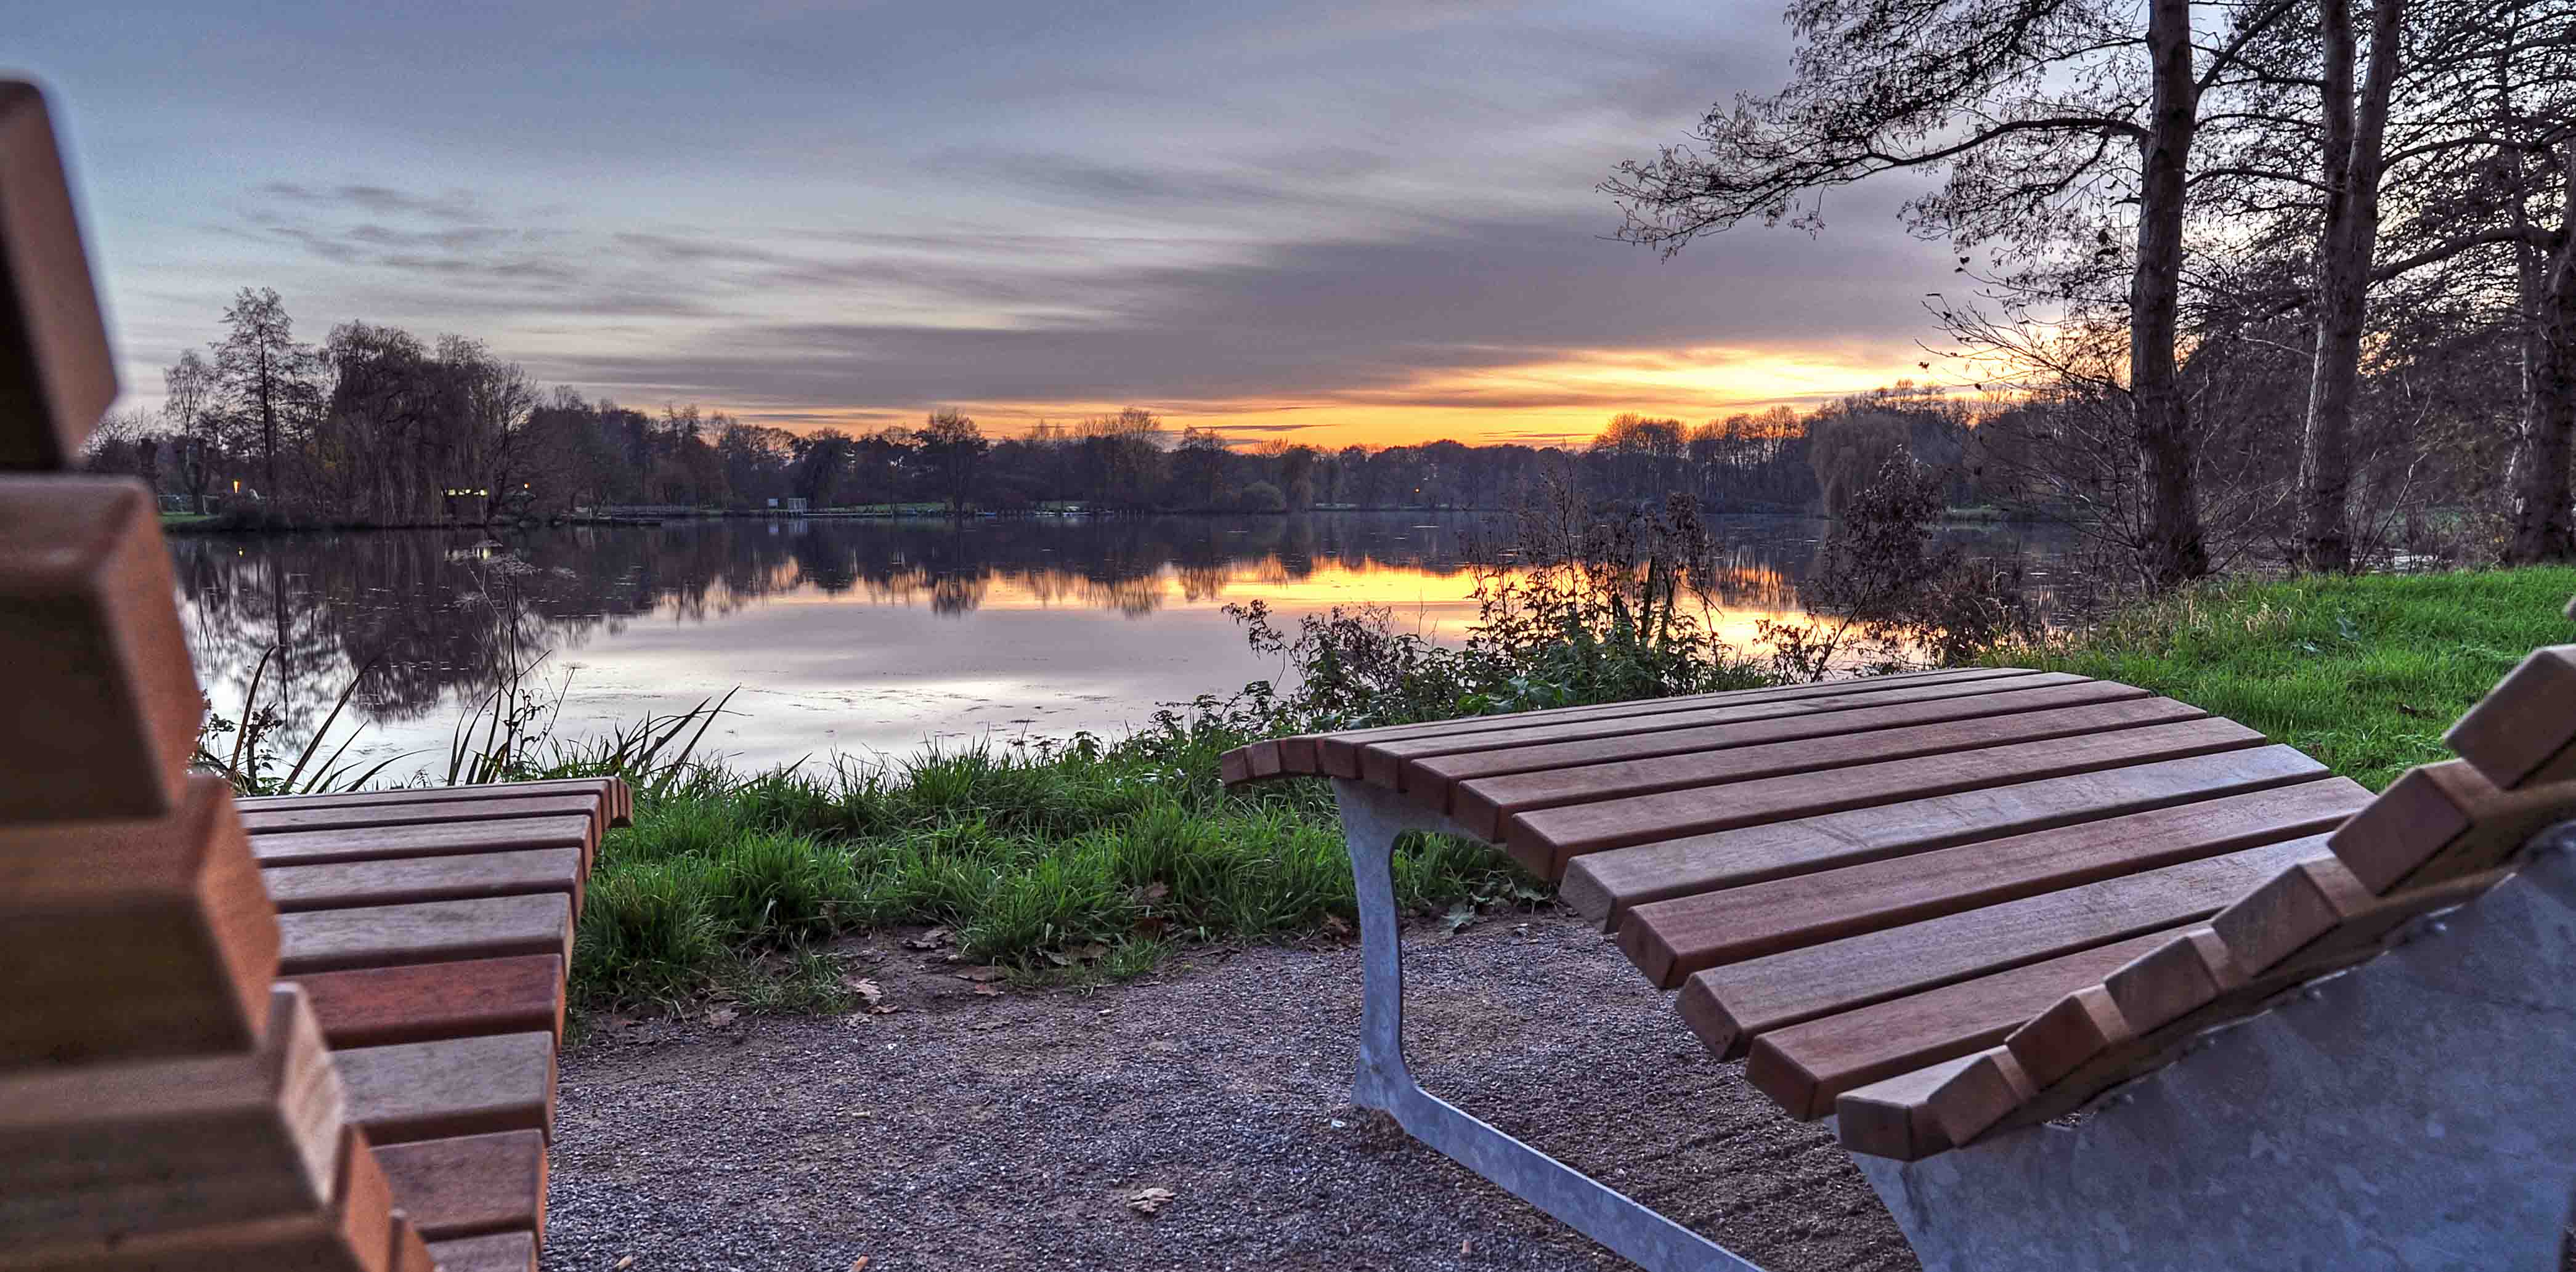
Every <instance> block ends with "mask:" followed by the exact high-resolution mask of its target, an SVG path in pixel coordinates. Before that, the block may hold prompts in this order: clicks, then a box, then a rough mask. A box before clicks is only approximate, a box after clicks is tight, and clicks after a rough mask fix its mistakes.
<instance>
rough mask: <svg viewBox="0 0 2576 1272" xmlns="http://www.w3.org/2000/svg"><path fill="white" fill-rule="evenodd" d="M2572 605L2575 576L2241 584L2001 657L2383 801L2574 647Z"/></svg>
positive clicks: (2488, 573) (1997, 657)
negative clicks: (2258, 744) (2129, 693)
mask: <svg viewBox="0 0 2576 1272" xmlns="http://www.w3.org/2000/svg"><path fill="white" fill-rule="evenodd" d="M2571 595H2576V569H2568V568H2541V569H2523V570H2482V571H2463V572H2458V573H2446V574H2413V575H2373V576H2367V577H2362V578H2310V579H2290V580H2284V581H2278V582H2241V581H2240V582H2230V583H2222V584H2215V585H2211V586H2209V587H2205V588H2201V589H2197V590H2193V591H2189V592H2185V593H2181V594H2178V595H2176V596H2173V597H2170V598H2167V599H2165V600H2163V601H2161V602H2158V603H2155V604H2153V605H2149V606H2146V607H2144V608H2141V609H2137V610H2134V611H2131V612H2129V613H2126V614H2122V615H2119V616H2116V617H2114V618H2113V619H2111V620H2110V621H2108V622H2106V623H2104V624H2102V625H2101V626H2100V627H2098V628H2096V629H2093V630H2090V631H2087V632H2084V633H2081V634H2080V635H2077V636H2075V637H2073V638H2071V639H2067V640H2061V641H2054V642H2050V643H2048V644H2045V645H2042V646H2040V647H2036V648H2024V649H2011V650H2003V651H1998V652H1997V653H1996V654H1994V655H1993V656H1992V658H1991V661H1993V662H1995V663H1997V664H2003V665H2012V666H2024V667H2039V668H2044V669H2047V670H2051V671H2072V672H2080V673H2082V674H2084V675H2088V676H2099V677H2103V678H2105V679H2110V680H2120V681H2125V682H2127V683H2129V684H2133V685H2137V686H2139V687H2140V688H2144V689H2152V690H2154V691H2156V692H2158V693H2161V694H2164V695H2166V696H2168V697H2172V698H2177V699H2180V700H2182V701H2184V702H2188V703H2191V704H2192V705H2194V706H2199V707H2205V708H2207V709H2209V710H2210V711H2213V712H2216V713H2218V714H2220V715H2223V716H2227V717H2230V718H2232V719H2235V720H2238V721H2240V722H2242V723H2244V724H2246V725H2249V726H2251V727H2253V728H2256V729H2260V730H2262V731H2263V732H2264V733H2266V734H2269V735H2270V736H2271V737H2272V738H2274V739H2275V740H2277V741H2281V742H2287V743H2289V744H2290V745H2292V746H2295V747H2297V748H2299V749H2300V750H2302V751H2305V752H2307V753H2308V754H2310V755H2313V756H2315V757H2317V758H2318V759H2319V760H2322V761H2324V762H2325V763H2326V764H2328V765H2330V766H2331V767H2333V769H2334V770H2335V771H2336V772H2338V773H2342V774H2344V775H2346V776H2348V777H2351V778H2353V779H2354V780H2356V781H2359V782H2361V783H2362V784H2363V785H2366V786H2369V787H2370V788H2372V789H2374V790H2376V789H2378V788H2380V787H2383V786H2386V785H2387V784H2388V783H2389V782H2390V781H2391V780H2393V779H2394V778H2396V776H2397V775H2398V774H2399V773H2401V772H2404V771H2405V770H2406V769H2407V768H2408V767H2410V766H2412V765H2417V764H2423V763H2428V762H2430V761H2434V760H2440V759H2447V758H2449V754H2450V753H2449V752H2448V751H2447V750H2446V749H2444V747H2443V746H2442V733H2443V731H2444V730H2446V729H2448V728H2450V727H2451V722H2452V721H2454V720H2457V719H2459V717H2460V713H2461V712H2463V711H2466V710H2467V709H2468V707H2469V704H2471V703H2473V702H2476V701H2477V700H2478V699H2479V698H2480V697H2482V696H2484V695H2485V693H2486V692H2487V690H2489V689H2492V688H2494V687H2495V683H2496V681H2497V680H2499V679H2501V678H2502V677H2503V675H2504V673H2505V672H2506V671H2508V670H2510V669H2511V668H2512V667H2513V665H2514V664H2515V663H2517V662H2520V661H2521V660H2522V658H2523V656H2524V655H2525V654H2528V653H2530V652H2531V651H2532V650H2533V649H2534V648H2537V647H2539V646H2542V645H2560V644H2566V643H2568V642H2570V641H2576V623H2571V622H2570V621H2568V619H2567V617H2566V615H2565V614H2564V613H2563V609H2564V607H2565V606H2566V604H2567V601H2568V597H2569V596H2571Z"/></svg>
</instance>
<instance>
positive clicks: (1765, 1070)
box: [1744, 929, 2174, 1121]
mask: <svg viewBox="0 0 2576 1272" xmlns="http://www.w3.org/2000/svg"><path fill="white" fill-rule="evenodd" d="M2173 932H2174V930H2173V929H2167V930H2165V931H2162V932H2151V933H2148V934H2147V935H2144V936H2136V937H2131V938H2129V939H2128V940H2125V941H2114V942H2112V943H2110V944H2109V945H2100V946H2095V947H2094V948H2092V949H2088V950H2079V951H2077V952H2075V953H2073V954H2068V955H2065V956H2062V957H2059V958H2052V959H2044V960H2042V961H2040V962H2037V963H2031V964H2028V965H2026V966H2022V967H2016V968H2014V969H2012V970H2010V971H2006V972H1998V973H1996V974H1994V975H1992V976H1980V977H1977V978H1975V979H1973V980H1965V981H1961V982H1959V983H1958V984H1955V985H1946V986H1943V987H1941V988H1939V989H1935V990H1931V991H1928V992H1925V993H1921V994H1914V995H1910V996H1908V997H1904V998H1897V999H1892V1000H1890V1001H1888V1002H1883V1003H1879V1004H1877V1005H1875V1006H1871V1007H1863V1008H1859V1009H1857V1010H1854V1011H1847V1012H1843V1013H1841V1014H1839V1015H1833V1016H1826V1017H1824V1018H1822V1019H1819V1020H1810V1021H1808V1022H1806V1023H1805V1024H1801V1025H1791V1026H1790V1027H1788V1028H1786V1029H1776V1030H1773V1031H1771V1032H1770V1033H1766V1034H1764V1035H1762V1036H1761V1037H1760V1038H1758V1039H1756V1040H1755V1041H1754V1043H1753V1049H1752V1052H1751V1054H1750V1055H1749V1056H1748V1057H1747V1058H1746V1060H1745V1065H1744V1076H1745V1080H1746V1081H1748V1082H1751V1083H1752V1084H1753V1085H1754V1086H1755V1087H1756V1088H1758V1089H1760V1090H1761V1092H1762V1093H1763V1094H1765V1095H1768V1096H1770V1097H1771V1098H1772V1099H1773V1100H1774V1101H1776V1102H1778V1103H1779V1105H1780V1107H1781V1108H1784V1109H1786V1110H1788V1112H1789V1115H1790V1116H1791V1117H1794V1118H1797V1119H1799V1120H1800V1121H1809V1120H1813V1119H1815V1118H1820V1117H1824V1116H1826V1115H1827V1114H1830V1113H1832V1112H1833V1111H1834V1098H1835V1097H1836V1096H1839V1095H1841V1094H1842V1093H1843V1092H1845V1091H1849V1090H1854V1089H1856V1088H1859V1087H1863V1086H1867V1085H1869V1084H1870V1083H1873V1082H1877V1081H1879V1080H1880V1079H1883V1078H1892V1077H1895V1076H1896V1075H1898V1074H1901V1073H1909V1072H1912V1071H1914V1070H1916V1069H1920V1068H1922V1067H1924V1066H1926V1065H1930V1064H1936V1063H1938V1062H1940V1061H1943V1060H1949V1059H1953V1058H1955V1057H1959V1056H1964V1055H1968V1054H1970V1053H1972V1052H1977V1051H1983V1050H1985V1049H1986V1048H1988V1047H1992V1046H1997V1045H2000V1044H2001V1043H2002V1042H2003V1040H2004V1037H2005V1035H2007V1034H2010V1033H2011V1032H2012V1031H2013V1030H2015V1029H2018V1028H2020V1027H2021V1026H2022V1025H2023V1024H2024V1023H2026V1022H2028V1021H2029V1020H2030V1018H2031V1017H2032V1016H2033V1015H2035V1014H2037V1013H2039V1012H2042V1011H2046V1010H2047V1009H2048V1008H2049V1007H2051V1006H2053V1005H2054V1004H2055V1003H2057V1002H2058V1001H2059V1000H2060V999H2063V998H2064V997H2066V996H2067V995H2068V994H2069V993H2071V992H2073V991H2075V990H2077V989H2080V988H2082V987H2084V986H2086V985H2091V984H2095V983H2097V982H2099V981H2100V980H2101V979H2102V978H2103V977H2104V976H2106V975H2109V974H2110V973H2111V972H2112V971H2114V970H2116V969H2117V968H2119V967H2120V966H2121V965H2123V964H2125V963H2127V962H2129V961H2131V960H2133V959H2135V958H2137V957H2138V956H2139V955H2142V954H2145V953H2147V952H2148V951H2150V950H2152V949H2154V948H2156V947H2157V946H2159V945H2162V944H2164V943H2165V942H2166V941H2167V940H2169V939H2170V938H2171V937H2172V935H2173Z"/></svg>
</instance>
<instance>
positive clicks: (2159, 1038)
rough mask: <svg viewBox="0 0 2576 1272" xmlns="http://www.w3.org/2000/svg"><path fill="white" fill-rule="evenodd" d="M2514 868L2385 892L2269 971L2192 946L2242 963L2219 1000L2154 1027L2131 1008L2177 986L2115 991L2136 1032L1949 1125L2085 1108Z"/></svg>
mask: <svg viewBox="0 0 2576 1272" xmlns="http://www.w3.org/2000/svg"><path fill="white" fill-rule="evenodd" d="M2509 873H2510V871H2506V870H2495V871H2489V872H2486V873H2483V874H2479V875H2475V876H2467V877H2462V878H2455V879H2450V880H2446V881H2444V882H2442V883H2440V884H2436V885H2433V886H2430V887H2426V888H2421V889H2415V890H2411V891H2408V892H2404V893H2400V894H2398V895H2396V896H2391V897H2382V898H2378V899H2377V900H2376V901H2374V902H2373V903H2372V904H2371V906H2370V907H2369V908H2368V909H2366V910H2364V911H2362V912H2360V913H2357V914H2355V915H2353V916H2352V917H2351V918H2350V919H2347V920H2346V921H2345V922H2343V923H2341V924H2339V925H2337V926H2336V927H2334V928H2332V929H2330V930H2329V931H2328V932H2327V933H2326V934H2325V935H2324V936H2322V937H2320V938H2318V939H2317V940H2314V941H2311V942H2309V943H2308V945H2307V946H2306V947H2304V948H2302V949H2300V950H2299V951H2297V952H2296V953H2295V954H2293V955H2291V956H2290V957H2288V958H2286V959H2283V960H2282V961H2281V962H2280V963H2278V964H2276V965H2275V966H2274V967H2272V968H2271V969H2269V970H2267V971H2261V972H2256V973H2251V974H2246V973H2244V972H2242V971H2241V968H2239V965H2238V960H2236V959H2235V957H2234V955H2233V954H2232V953H2231V954H2223V955H2220V956H2218V957H2217V958H2216V959H2214V960H2212V959H2209V958H2208V954H2207V952H2206V946H2205V945H2203V946H2202V948H2200V949H2195V950H2192V951H2190V952H2189V958H2190V959H2191V960H2192V961H2204V960H2206V961H2211V962H2215V963H2216V964H2217V965H2218V966H2221V967H2226V968H2231V969H2237V970H2230V971H2227V972H2223V973H2221V974H2220V979H2221V981H2222V982H2223V983H2224V982H2233V983H2232V984H2230V986H2229V987H2228V988H2227V989H2225V990H2224V991H2223V992H2221V993H2219V994H2218V995H2217V996H2216V997H2215V998H2212V999H2209V1000H2208V1001H2205V1002H2203V1003H2201V1004H2200V1005H2199V1006H2197V1007H2194V1008H2192V1009H2190V1010H2188V1011H2185V1012H2183V1013H2182V1014H2181V1015H2179V1016H2176V1017H2174V1018H2173V1019H2171V1020H2168V1021H2166V1022H2164V1023H2163V1024H2161V1025H2151V1024H2150V1023H2149V1021H2150V1019H2151V1017H2150V1016H2148V1015H2146V1014H2144V1013H2142V1012H2141V1013H2132V1012H2131V1011H2130V1010H2129V1008H2130V1007H2131V1006H2132V1005H2137V1004H2150V1003H2159V1002H2170V1001H2175V1000H2176V999H2177V998H2178V997H2180V996H2178V995H2177V994H2175V993H2174V992H2173V991H2172V990H2171V989H2170V988H2159V989H2155V990H2153V991H2151V992H2146V993H2139V992H2136V986H2134V985H2133V986H2132V987H2131V991H2130V992H2126V993H2123V992H2119V991H2114V992H2113V995H2112V997H2113V1001H2114V1002H2115V1003H2116V1004H2119V1005H2121V1006H2122V1009H2123V1011H2122V1014H2123V1017H2124V1018H2125V1023H2126V1024H2127V1026H2128V1028H2129V1030H2130V1031H2131V1032H2132V1034H2133V1037H2131V1038H2130V1039H2129V1040H2128V1041H2126V1042H2122V1043H2118V1044H2117V1045H2112V1046H2108V1047H2106V1048H2105V1049H2103V1050H2102V1051H2100V1052H2098V1053H2096V1054H2094V1055H2092V1056H2090V1057H2088V1058H2086V1059H2085V1060H2084V1061H2083V1062H2082V1063H2081V1064H2079V1065H2077V1066H2076V1067H2075V1068H2074V1069H2073V1070H2072V1071H2070V1072H2069V1073H2068V1074H2067V1075H2066V1076H2065V1077H2063V1078H2060V1079H2059V1080H2058V1081H2056V1082H2054V1083H2051V1084H2047V1085H2046V1086H2044V1087H2042V1088H2040V1089H2039V1090H2037V1091H2035V1092H2034V1093H2033V1094H2031V1095H2030V1096H2029V1097H2028V1098H2026V1099H2024V1100H2022V1101H2020V1102H2019V1103H2017V1104H2014V1105H2011V1106H2010V1107H2007V1108H2004V1109H2003V1110H2002V1111H2001V1112H2000V1113H1995V1112H1994V1111H1993V1110H1992V1109H1991V1108H1989V1107H1988V1106H1987V1105H1984V1104H1977V1105H1964V1104H1963V1105H1962V1106H1960V1109H1959V1110H1958V1111H1955V1112H1954V1113H1952V1114H1948V1115H1945V1116H1947V1117H1949V1118H1950V1119H1951V1120H1950V1121H1948V1122H1945V1125H1948V1126H1950V1128H1951V1130H1952V1131H1953V1133H1954V1134H1956V1135H1958V1137H1959V1139H1960V1142H1962V1143H1964V1142H1967V1139H1968V1138H1969V1137H1970V1136H1972V1135H1979V1134H1993V1133H1999V1132H2001V1131H2005V1130H2009V1129H2012V1128H2014V1127H2018V1126H2027V1125H2030V1124H2032V1123H2035V1122H2042V1121H2046V1120H2048V1119H2050V1118H2054V1117H2060V1116H2063V1115H2065V1114H2067V1113H2069V1112H2072V1111H2074V1110H2075V1109H2078V1108H2081V1107H2082V1106H2083V1105H2084V1104H2086V1103H2087V1102H2089V1101H2091V1100H2092V1099H2093V1098H2095V1097H2096V1096H2098V1095H2100V1094H2101V1093H2102V1092H2104V1091H2107V1090H2110V1089H2111V1088H2112V1087H2115V1086H2118V1085H2119V1084H2121V1083H2123V1082H2126V1081H2128V1080H2130V1079H2131V1078H2134V1077H2137V1076H2139V1075H2140V1074H2144V1073H2147V1072H2150V1071H2152V1070H2155V1069H2158V1068H2161V1067H2163V1066H2164V1065H2165V1064H2168V1063H2170V1062H2171V1061H2172V1059H2173V1058H2174V1057H2175V1056H2176V1055H2177V1054H2179V1052H2180V1051H2181V1049H2182V1048H2184V1047H2185V1046H2187V1045H2189V1044H2190V1043H2191V1042H2192V1040H2193V1039H2195V1038H2197V1037H2198V1036H2199V1035H2201V1034H2203V1033H2206V1032H2208V1031H2209V1030H2211V1029H2214V1028H2217V1027H2219V1026H2221V1025H2224V1024H2228V1023H2230V1022H2232V1021H2235V1020H2240V1019H2242V1018H2244V1017H2246V1016H2250V1015H2253V1014H2255V1013H2257V1012H2260V1011H2263V1010H2265V1009H2266V1008H2267V1006H2268V1005H2269V1004H2270V1002H2271V1001H2272V1000H2274V999H2275V998H2277V997H2279V996H2280V995H2282V994H2284V993H2287V992H2289V991H2290V990H2293V989H2295V988H2297V987H2298V986H2299V985H2301V984H2304V983H2305V982H2307V981H2310V980H2314V979H2316V978H2317V977H2320V976H2326V975H2330V974H2332V973H2334V972H2337V971H2340V970H2342V969H2344V968H2347V967H2351V966H2353V965H2354V964H2356V963H2361V962H2365V961H2368V960H2369V959H2371V958H2375V957H2377V956H2378V954H2379V953H2380V951H2381V949H2382V948H2383V947H2384V944H2385V943H2386V942H2387V941H2388V940H2389V939H2390V938H2391V937H2392V936H2393V935H2394V934H2395V933H2396V932H2397V931H2398V930H2399V929H2401V928H2402V927H2403V926H2404V925H2405V924H2407V923H2408V922H2410V921H2412V920H2414V919H2415V918H2417V917H2420V916H2421V915H2424V914H2427V913H2431V912H2434V911H2437V910H2444V909H2449V908H2452V907H2454V906H2458V905H2461V904H2464V903H2466V902H2468V901H2471V900H2474V899H2475V898H2476V897H2477V896H2479V895H2480V894H2482V893H2484V892H2485V891H2486V890H2487V889H2489V888H2492V887H2494V886H2495V884H2496V883H2497V882H2498V881H2500V880H2501V879H2503V878H2504V877H2505V876H2506V875H2508V874H2509ZM2177 953H2180V952H2177ZM2182 964H2183V960H2182V959H2181V958H2165V957H2161V956H2159V955H2150V956H2149V957H2147V958H2142V959H2140V960H2138V962H2136V963H2133V964H2131V965H2130V966H2128V967H2126V968H2123V969H2121V971H2120V972H2118V973H2114V977H2115V978H2120V977H2126V978H2130V979H2132V980H2134V979H2135V978H2136V977H2137V976H2138V975H2140V974H2141V973H2143V972H2145V971H2146V970H2148V969H2150V968H2162V969H2165V970H2166V971H2168V972H2170V971H2172V970H2173V969H2174V968H2176V967H2178V966H2181V965H2182ZM2106 988H2108V986H2107V985H2106ZM1971 1112H1973V1113H1975V1114H1976V1115H1977V1116H1992V1117H1993V1118H1994V1120H1993V1121H1991V1122H1987V1123H1975V1122H1973V1121H1972V1119H1971V1117H1970V1114H1971Z"/></svg>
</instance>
